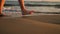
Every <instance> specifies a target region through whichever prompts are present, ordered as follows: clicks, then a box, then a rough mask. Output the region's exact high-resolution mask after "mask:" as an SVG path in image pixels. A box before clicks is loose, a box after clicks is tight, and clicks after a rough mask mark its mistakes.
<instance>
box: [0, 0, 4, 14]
mask: <svg viewBox="0 0 60 34" xmlns="http://www.w3.org/2000/svg"><path fill="white" fill-rule="evenodd" d="M4 3H5V0H1V2H0V14H2V10H3V6H4Z"/></svg>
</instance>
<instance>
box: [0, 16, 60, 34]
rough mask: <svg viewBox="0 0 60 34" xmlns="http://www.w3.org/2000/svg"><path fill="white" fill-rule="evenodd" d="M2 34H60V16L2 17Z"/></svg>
mask: <svg viewBox="0 0 60 34" xmlns="http://www.w3.org/2000/svg"><path fill="white" fill-rule="evenodd" d="M0 34H60V15H40V16H27V17H14V18H4V17H0Z"/></svg>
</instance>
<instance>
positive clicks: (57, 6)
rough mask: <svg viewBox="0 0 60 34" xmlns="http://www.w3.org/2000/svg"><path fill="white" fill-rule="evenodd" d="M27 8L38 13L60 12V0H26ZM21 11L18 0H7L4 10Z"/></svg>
mask: <svg viewBox="0 0 60 34" xmlns="http://www.w3.org/2000/svg"><path fill="white" fill-rule="evenodd" d="M24 2H25V6H26V8H27V10H34V11H35V12H36V13H39V14H41V13H44V14H60V0H24ZM16 11H18V12H21V9H20V7H19V3H18V0H6V2H5V6H4V9H3V12H4V13H5V12H7V14H8V12H9V13H10V12H16Z"/></svg>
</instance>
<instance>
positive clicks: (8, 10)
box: [3, 6, 60, 17]
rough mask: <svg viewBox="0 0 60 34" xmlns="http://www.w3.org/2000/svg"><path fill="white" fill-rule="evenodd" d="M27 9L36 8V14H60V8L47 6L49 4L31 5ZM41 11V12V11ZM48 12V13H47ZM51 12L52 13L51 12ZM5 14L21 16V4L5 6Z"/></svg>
mask: <svg viewBox="0 0 60 34" xmlns="http://www.w3.org/2000/svg"><path fill="white" fill-rule="evenodd" d="M26 9H27V10H34V11H35V12H37V13H33V14H34V15H38V14H55V13H56V14H60V9H59V8H55V7H47V6H35V7H32V6H31V7H30V6H26ZM39 12H41V13H39ZM45 12H46V13H45ZM50 12H51V13H50ZM3 14H6V15H10V16H13V17H15V16H21V15H22V14H21V9H20V7H19V6H5V7H4V10H3Z"/></svg>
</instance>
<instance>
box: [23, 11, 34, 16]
mask: <svg viewBox="0 0 60 34" xmlns="http://www.w3.org/2000/svg"><path fill="white" fill-rule="evenodd" d="M33 12H34V11H33V10H31V11H28V10H24V11H22V15H29V14H32V13H33Z"/></svg>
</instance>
